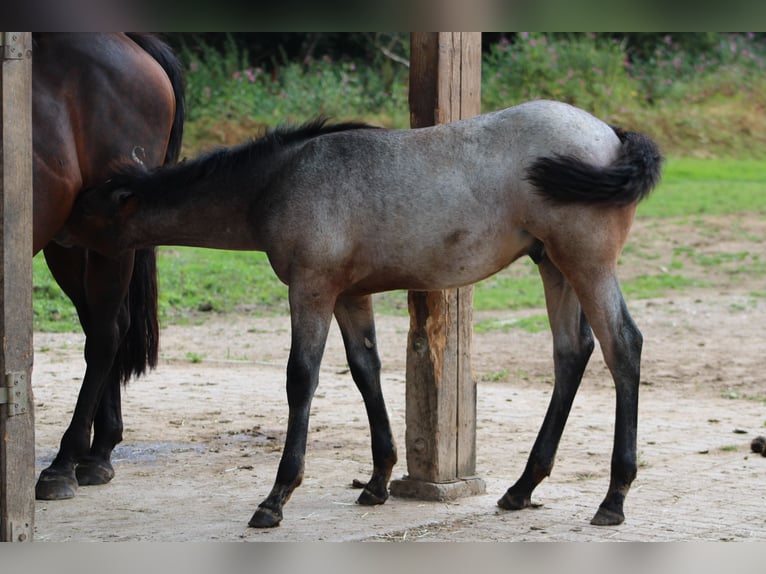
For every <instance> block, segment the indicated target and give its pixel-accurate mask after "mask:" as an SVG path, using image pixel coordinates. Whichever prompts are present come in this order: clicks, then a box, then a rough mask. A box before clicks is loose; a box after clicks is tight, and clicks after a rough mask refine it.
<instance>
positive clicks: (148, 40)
mask: <svg viewBox="0 0 766 574" xmlns="http://www.w3.org/2000/svg"><path fill="white" fill-rule="evenodd" d="M127 36H128V37H129V38H130V39H131V40H133V41H134V42H135V43H136V44H138V45H139V46H140V47H141V49H142V50H144V51H145V52H146V53H148V54H149V55H150V56H151V57H152V58H154V59H155V60H157V63H158V64H159V65H160V66H162V69H163V70H165V73H166V74H167V75H168V78H169V79H170V84H171V86H173V95H174V96H175V100H176V112H175V115H174V117H173V125H172V126H171V128H170V139H169V141H168V147H167V150H166V151H165V161H164V162H163V163H164V164H170V163H175V162H177V161H178V158H179V156H180V155H181V140H182V139H183V133H184V119H185V117H186V99H185V98H186V96H185V93H186V87H185V83H184V70H183V65H182V64H181V61H180V60H179V59H178V57H177V56H176V55H175V52H173V50H172V49H171V48H170V46H168V45H167V44H166V43H165V42H163V41H162V40H160V39H159V38H158V37H157V36H154V35H152V34H135V33H128V34H127Z"/></svg>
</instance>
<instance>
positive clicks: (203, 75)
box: [34, 33, 766, 331]
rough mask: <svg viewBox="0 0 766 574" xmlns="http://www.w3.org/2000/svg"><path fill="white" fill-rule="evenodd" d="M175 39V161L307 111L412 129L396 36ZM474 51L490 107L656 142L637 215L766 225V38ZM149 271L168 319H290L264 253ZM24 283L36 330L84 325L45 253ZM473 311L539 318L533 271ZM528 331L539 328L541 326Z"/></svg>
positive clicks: (394, 308)
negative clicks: (541, 112) (179, 96)
mask: <svg viewBox="0 0 766 574" xmlns="http://www.w3.org/2000/svg"><path fill="white" fill-rule="evenodd" d="M169 40H170V41H171V42H172V43H173V44H174V46H175V47H176V49H177V51H178V52H179V54H180V55H181V57H182V59H183V61H184V64H185V67H186V74H187V94H188V99H187V106H188V121H187V125H186V132H185V144H184V154H185V155H188V156H193V155H195V154H196V153H198V152H199V151H201V150H203V149H205V148H209V147H211V146H214V145H222V144H223V145H228V144H234V143H237V142H239V141H242V140H243V139H245V138H248V137H252V136H254V135H258V134H260V133H261V132H262V131H263V130H264V129H266V128H267V127H273V126H275V125H277V124H284V123H296V122H302V121H305V120H307V119H310V118H313V117H315V116H317V115H327V116H331V117H333V118H335V119H338V120H343V119H362V120H365V121H369V122H371V123H376V124H379V125H384V126H387V127H406V126H407V125H408V121H409V113H408V107H407V61H408V59H409V44H408V37H407V36H406V35H404V34H361V33H360V34H320V33H314V34H236V35H226V34H214V35H209V34H208V35H188V34H174V35H170V36H169ZM484 40H485V44H484V53H483V68H482V109H483V110H484V111H489V110H493V109H499V108H502V107H506V106H510V105H513V104H516V103H519V102H521V101H525V100H529V99H533V98H552V99H557V100H563V101H567V102H570V103H572V104H574V105H577V106H580V107H583V108H585V109H587V110H589V111H591V112H593V113H594V114H596V115H597V116H599V117H601V118H603V119H605V120H606V121H608V122H610V123H613V124H617V125H621V126H623V127H626V128H632V129H638V130H640V131H643V132H646V133H649V134H650V135H652V136H653V137H655V138H656V139H657V140H658V141H659V142H660V145H661V146H662V148H663V150H664V152H665V154H666V155H667V156H668V158H669V161H668V163H667V166H666V170H665V175H664V178H663V182H662V184H661V187H660V189H659V190H657V192H655V193H654V194H653V195H652V196H651V197H650V198H649V200H647V201H646V202H644V203H642V204H641V206H640V208H639V217H640V218H646V219H651V220H656V221H658V222H663V221H664V222H670V223H668V224H670V225H675V224H676V223H677V222H678V221H684V220H685V219H684V218H686V217H688V216H706V215H722V214H724V215H725V214H731V213H743V212H750V213H757V214H760V215H761V216H766V170H765V169H764V168H763V161H762V160H763V159H764V158H765V157H766V119H765V118H766V114H764V107H765V106H766V75H765V74H764V66H765V64H766V37H764V35H762V34H722V33H701V34H622V35H610V34H607V35H604V34H601V35H597V34H541V33H518V34H491V35H489V34H487V35H484ZM674 218H675V219H674ZM663 225H664V224H663ZM763 240H764V239H763V238H754V247H755V249H754V252H756V253H757V251H758V250H759V248H760V251H763V249H762V246H763ZM626 254H627V256H634V255H636V254H638V255H640V249H636V250H635V251H634V252H632V253H631V252H629V250H626ZM694 256H695V254H694V253H692V252H687V251H683V250H681V251H679V252H678V254H677V257H678V261H679V263H678V264H679V265H681V263H680V261H681V259H682V258H684V257H685V258H686V259H684V261H685V262H686V267H685V268H684V269H685V270H689V269H691V267H690V262H693V260H694V261H696V263H697V264H698V265H702V264H706V265H714V264H716V262H715V261H714V262H710V261H702V260H701V259H700V258H699V257H697V258H696V259H694ZM687 260H688V261H687ZM764 260H766V256H764ZM740 262H741V264H742V265H743V266H744V265H748V266H749V268H751V269H755V270H756V271H757V272H760V273H764V274H766V271H765V270H764V262H763V261H760V257H759V256H754V255H752V254H745V255H743V256H742V257H741V258H740ZM722 263H726V264H737V261H734V262H732V261H726V262H722ZM159 264H160V298H161V313H162V320H163V322H164V323H165V324H167V323H168V322H171V321H173V322H177V321H189V320H191V321H197V320H200V318H204V316H205V313H207V312H210V311H216V312H231V311H235V310H236V311H242V310H245V311H250V312H255V313H275V312H278V313H284V312H287V303H286V300H285V296H286V288H285V287H284V286H283V285H281V284H280V283H279V282H278V280H277V279H276V277H275V276H274V274H273V272H272V271H271V269H270V268H269V266H268V262H267V261H266V258H265V257H264V256H263V255H262V254H258V253H236V252H225V251H206V250H200V249H187V248H167V247H164V248H161V249H160V263H159ZM684 269H680V268H679V269H676V271H677V272H675V273H664V274H663V273H656V274H654V275H648V276H641V277H633V278H628V279H627V280H626V281H625V282H624V288H625V291H626V293H628V294H629V295H630V297H655V296H661V295H663V294H664V293H666V292H667V291H669V290H679V289H684V288H691V287H698V286H700V284H701V283H700V281H699V278H698V275H696V274H692V273H689V274H688V275H684V272H683V271H684ZM758 270H760V271H758ZM34 273H35V277H34V282H35V297H34V304H35V328H36V329H38V330H41V329H42V330H57V331H61V330H67V331H68V330H78V329H79V327H78V324H77V318H76V314H75V312H74V309H73V307H72V305H71V303H70V302H69V300H68V299H66V297H64V296H63V295H62V294H61V292H60V290H59V289H58V287H57V286H56V285H55V283H54V282H53V280H52V278H51V277H50V274H49V273H48V271H47V268H46V267H45V263H44V260H43V258H42V257H41V256H38V257H37V258H36V259H35V267H34ZM405 305H406V296H404V295H403V294H401V293H398V294H397V293H395V294H386V295H383V296H381V297H379V300H378V303H377V309H378V310H379V311H382V312H397V313H402V312H405ZM475 306H476V308H477V309H479V310H483V309H490V310H491V309H503V308H509V306H510V307H512V308H530V309H536V308H541V307H542V306H543V299H542V289H541V287H540V281H539V278H538V277H537V273H536V270H535V269H534V266H533V265H532V264H527V263H526V262H524V263H520V264H516V265H514V266H512V267H511V269H509V270H508V271H506V272H503V273H502V274H500V275H498V276H495V277H494V278H491V279H489V280H487V281H485V282H482V283H481V284H480V285H479V286H477V290H476V302H475ZM477 328H482V326H477ZM523 328H527V329H530V330H532V329H538V328H546V323H545V320H544V318H542V319H541V318H540V317H539V316H535V317H532V318H530V321H529V322H528V324H527V325H526V326H523Z"/></svg>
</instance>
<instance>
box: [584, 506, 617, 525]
mask: <svg viewBox="0 0 766 574" xmlns="http://www.w3.org/2000/svg"><path fill="white" fill-rule="evenodd" d="M624 521H625V515H624V514H623V513H622V512H620V511H616V510H610V509H608V508H604V507H603V506H602V507H600V508H599V509H598V512H596V515H595V516H594V517H593V518H592V519H591V521H590V523H591V524H592V525H593V526H617V525H618V524H622V523H623V522H624Z"/></svg>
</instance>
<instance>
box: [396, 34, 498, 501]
mask: <svg viewBox="0 0 766 574" xmlns="http://www.w3.org/2000/svg"><path fill="white" fill-rule="evenodd" d="M410 41H411V50H410V124H411V126H412V127H413V128H419V127H426V126H431V125H434V124H440V123H446V122H452V121H456V120H459V119H463V118H468V117H471V116H474V115H477V114H478V113H480V111H481V97H480V91H481V33H478V32H476V33H474V32H438V33H419V32H418V33H413V34H412V35H411V40H410ZM472 306H473V287H466V288H462V289H451V290H447V291H433V292H410V293H409V311H410V332H409V338H408V344H407V382H406V385H407V389H406V402H407V405H406V422H407V430H406V434H405V441H406V443H407V444H406V448H407V473H408V474H407V476H405V477H404V478H402V479H401V480H394V481H392V483H391V493H392V494H393V495H395V496H405V497H412V498H422V499H426V500H449V499H453V498H457V497H460V496H465V495H469V494H480V493H483V492H484V491H485V485H484V481H483V480H482V479H481V478H479V477H477V476H475V474H476V384H475V381H474V380H473V374H472V371H471V334H472V328H473V325H472V321H473V313H472Z"/></svg>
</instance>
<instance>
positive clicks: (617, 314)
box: [568, 256, 643, 525]
mask: <svg viewBox="0 0 766 574" xmlns="http://www.w3.org/2000/svg"><path fill="white" fill-rule="evenodd" d="M614 260H616V256H615V257H614ZM602 261H603V259H602ZM580 263H581V265H580V266H579V267H577V268H573V269H570V272H569V274H568V278H569V281H570V283H571V284H572V285H573V287H574V289H575V291H576V292H577V295H578V298H579V300H580V303H581V305H582V308H583V311H584V312H585V315H586V316H587V317H588V321H589V323H590V325H591V327H592V328H593V333H594V334H595V335H596V338H597V339H598V341H599V344H600V345H601V350H602V352H603V354H604V360H605V361H606V364H607V366H608V367H609V370H610V372H611V374H612V378H613V379H614V384H615V390H616V402H617V406H616V414H615V424H614V446H613V450H612V463H611V475H610V482H609V490H608V491H607V494H606V497H605V498H604V501H603V502H602V503H601V506H600V507H599V509H598V511H597V512H596V514H595V516H594V517H593V519H592V520H591V524H595V525H615V524H621V523H622V522H623V521H624V520H625V515H624V512H623V503H624V501H625V496H626V495H627V493H628V490H629V489H630V485H631V483H632V482H633V479H634V478H635V477H636V468H637V466H636V434H637V427H638V387H639V380H640V365H641V347H642V344H643V338H642V336H641V332H640V331H639V330H638V327H637V326H636V324H635V323H634V322H633V319H632V318H631V316H630V313H629V312H628V308H627V306H626V305H625V300H624V299H623V297H622V293H621V291H620V286H619V283H618V281H617V276H616V274H615V270H614V265H612V266H611V267H608V266H607V265H605V264H602V265H599V264H598V257H591V259H590V265H588V264H583V262H582V260H580Z"/></svg>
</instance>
